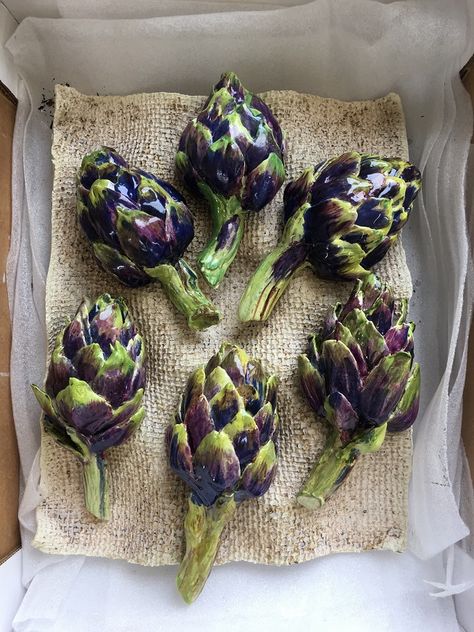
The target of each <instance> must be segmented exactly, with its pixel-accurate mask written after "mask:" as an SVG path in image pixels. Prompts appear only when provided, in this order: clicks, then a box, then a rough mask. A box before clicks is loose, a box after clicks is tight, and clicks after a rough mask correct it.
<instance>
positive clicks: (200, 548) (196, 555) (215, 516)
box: [176, 496, 237, 603]
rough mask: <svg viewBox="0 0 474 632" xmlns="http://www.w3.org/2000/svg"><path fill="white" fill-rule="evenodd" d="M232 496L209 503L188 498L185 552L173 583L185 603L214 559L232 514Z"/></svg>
mask: <svg viewBox="0 0 474 632" xmlns="http://www.w3.org/2000/svg"><path fill="white" fill-rule="evenodd" d="M236 506H237V505H236V503H235V500H234V497H233V496H224V497H221V498H219V499H218V500H217V502H216V503H215V504H214V505H212V506H211V507H205V506H203V505H196V504H195V503H194V502H193V501H192V500H191V499H189V507H188V512H187V514H186V518H185V521H184V531H185V536H186V553H185V555H184V558H183V561H182V562H181V565H180V567H179V571H178V577H177V579H176V584H177V586H178V590H179V592H180V594H181V596H182V597H183V599H184V601H185V602H186V603H192V602H193V601H195V599H197V597H198V596H199V594H200V593H201V591H202V589H203V588H204V584H205V583H206V581H207V578H208V577H209V573H210V572H211V569H212V565H213V564H214V560H215V559H216V555H217V550H218V548H219V542H220V537H221V534H222V531H223V529H224V527H225V526H226V524H227V523H228V522H229V520H230V519H231V518H232V516H233V515H234V512H235V509H236Z"/></svg>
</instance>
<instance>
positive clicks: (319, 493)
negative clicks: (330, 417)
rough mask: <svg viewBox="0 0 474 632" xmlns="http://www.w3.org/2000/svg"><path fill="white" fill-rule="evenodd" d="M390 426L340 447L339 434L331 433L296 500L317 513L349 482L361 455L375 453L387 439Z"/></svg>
mask: <svg viewBox="0 0 474 632" xmlns="http://www.w3.org/2000/svg"><path fill="white" fill-rule="evenodd" d="M386 430H387V424H386V423H385V424H383V425H381V426H378V427H377V428H372V429H370V430H368V431H365V432H363V433H362V434H360V435H359V436H358V437H357V438H356V439H354V440H352V441H350V442H349V443H347V444H346V445H341V442H340V439H339V434H338V433H337V432H335V431H331V433H330V434H329V437H328V440H327V442H326V445H325V447H324V451H323V453H322V455H321V458H320V459H319V461H317V463H316V464H315V465H314V467H313V469H312V470H311V473H310V475H309V477H308V479H307V480H306V483H305V484H304V485H303V487H302V488H301V491H300V492H299V494H298V496H297V498H296V500H297V501H298V502H299V504H300V505H303V507H306V508H307V509H318V508H319V507H322V506H323V505H324V503H325V502H326V500H327V499H328V498H329V497H330V496H331V494H333V493H334V492H335V491H336V490H337V489H338V488H339V487H340V486H341V485H342V483H343V482H344V481H345V480H346V478H347V477H348V476H349V474H350V473H351V472H352V468H353V467H354V465H355V464H356V462H357V459H358V458H359V456H360V455H361V454H367V453H369V452H375V451H376V450H378V449H379V448H380V446H381V445H382V443H383V441H384V439H385V432H386Z"/></svg>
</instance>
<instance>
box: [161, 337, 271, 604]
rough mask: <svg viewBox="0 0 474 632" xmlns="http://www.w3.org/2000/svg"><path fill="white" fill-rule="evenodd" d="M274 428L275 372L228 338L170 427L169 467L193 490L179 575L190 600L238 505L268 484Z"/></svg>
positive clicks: (196, 376) (198, 374)
mask: <svg viewBox="0 0 474 632" xmlns="http://www.w3.org/2000/svg"><path fill="white" fill-rule="evenodd" d="M277 428H278V411H277V381H276V378H275V376H273V375H270V376H269V375H267V374H266V373H265V372H264V370H263V369H262V366H261V364H260V361H259V360H255V359H253V358H249V357H248V356H247V354H246V353H245V351H244V350H243V349H241V348H239V347H237V346H236V345H231V344H227V343H224V344H223V345H222V346H221V348H220V350H219V351H218V353H217V354H216V355H214V356H213V357H212V358H211V359H210V360H209V362H208V363H207V365H206V367H200V368H199V369H197V370H196V371H195V372H194V373H193V374H192V375H191V377H190V379H189V381H188V384H187V386H186V390H185V392H184V394H183V396H182V399H181V405H180V408H179V411H178V413H177V415H176V419H175V421H174V424H173V425H172V426H170V428H169V429H168V433H167V444H168V454H169V461H170V465H171V468H172V469H173V470H174V471H175V472H176V474H178V476H179V477H180V478H181V479H183V481H184V482H185V483H186V484H187V485H188V486H189V488H190V490H191V495H190V498H189V503H188V511H187V514H186V519H185V522H184V530H185V535H186V553H185V555H184V558H183V560H182V562H181V566H180V569H179V572H178V577H177V585H178V589H179V591H180V593H181V595H182V597H183V599H184V600H185V601H187V602H188V603H190V602H192V601H194V600H195V599H196V598H197V597H198V596H199V594H200V592H201V590H202V588H203V586H204V584H205V582H206V580H207V578H208V576H209V573H210V571H211V568H212V565H213V563H214V560H215V557H216V554H217V550H218V547H219V540H220V536H221V533H222V531H223V529H224V527H225V526H226V524H227V523H228V521H229V520H230V519H231V517H232V516H233V514H234V512H235V509H236V507H237V505H238V504H239V503H240V502H242V501H244V500H246V499H249V498H258V497H260V496H262V495H263V494H265V492H266V491H267V490H268V488H269V487H270V485H271V483H272V481H273V478H274V476H275V471H276V466H277V447H276V432H277Z"/></svg>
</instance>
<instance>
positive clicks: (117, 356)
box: [33, 294, 145, 518]
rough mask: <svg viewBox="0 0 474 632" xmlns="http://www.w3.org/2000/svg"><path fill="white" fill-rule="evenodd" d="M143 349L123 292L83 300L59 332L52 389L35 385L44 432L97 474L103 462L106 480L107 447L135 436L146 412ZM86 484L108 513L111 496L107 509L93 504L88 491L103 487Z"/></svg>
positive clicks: (98, 511) (97, 512) (103, 513)
mask: <svg viewBox="0 0 474 632" xmlns="http://www.w3.org/2000/svg"><path fill="white" fill-rule="evenodd" d="M144 355H145V352H144V344H143V340H142V337H141V336H140V334H138V333H137V331H136V328H135V325H134V324H133V322H132V320H131V317H130V314H129V311H128V308H127V306H126V304H125V302H124V301H123V299H120V298H118V299H113V298H111V297H110V296H109V295H108V294H103V295H102V296H100V297H99V298H98V299H97V300H96V301H95V302H94V303H91V302H90V301H88V300H87V299H84V301H83V302H82V303H81V305H80V307H79V309H78V311H77V313H76V316H75V317H74V319H73V320H72V321H71V322H70V323H69V324H68V325H67V327H66V328H65V329H64V330H63V331H62V332H61V333H60V334H59V335H58V337H57V339H56V344H55V347H54V350H53V353H52V356H51V362H50V365H49V370H48V375H47V379H46V383H45V389H44V390H41V389H40V388H38V387H37V386H35V385H33V390H34V393H35V395H36V398H37V400H38V402H39V404H40V405H41V407H42V409H43V411H44V420H43V426H44V429H45V431H46V432H47V433H48V434H50V435H51V436H52V437H53V439H55V441H57V442H58V443H59V444H60V445H62V446H63V447H65V448H67V449H69V450H71V451H72V452H73V453H74V454H75V455H76V456H77V457H78V458H79V459H81V461H82V463H83V464H84V466H85V467H89V473H90V474H91V476H92V475H93V472H92V469H93V468H96V474H97V477H98V479H101V483H100V484H104V485H105V483H106V481H105V478H104V477H105V464H104V463H103V461H104V458H105V456H104V453H105V452H106V451H107V450H108V449H109V448H112V447H114V446H117V445H120V444H122V443H123V442H124V441H126V440H127V439H129V437H130V436H131V435H132V434H133V432H134V431H135V430H136V428H137V427H138V426H139V424H140V423H141V421H142V419H143V417H144V414H145V409H144V408H143V406H142V398H143V392H144V386H145V368H144ZM99 470H102V471H99ZM98 482H100V481H99V480H98ZM85 484H86V505H87V506H88V509H89V510H90V511H91V512H92V513H94V515H97V516H98V517H100V518H106V517H107V515H106V514H107V513H108V507H107V506H106V502H107V499H105V500H104V498H102V508H99V507H98V505H94V502H93V499H92V498H91V497H89V498H88V495H87V492H88V491H91V494H92V496H93V495H94V494H95V492H99V490H97V489H96V490H87V481H85ZM104 493H105V490H104ZM104 502H105V505H104Z"/></svg>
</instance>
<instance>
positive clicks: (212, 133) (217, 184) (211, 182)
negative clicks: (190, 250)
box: [176, 72, 285, 287]
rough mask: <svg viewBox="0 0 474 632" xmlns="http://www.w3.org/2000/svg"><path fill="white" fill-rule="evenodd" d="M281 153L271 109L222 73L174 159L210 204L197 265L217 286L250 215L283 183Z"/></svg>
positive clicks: (232, 76) (229, 74)
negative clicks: (207, 231)
mask: <svg viewBox="0 0 474 632" xmlns="http://www.w3.org/2000/svg"><path fill="white" fill-rule="evenodd" d="M283 154H284V142H283V134H282V131H281V128H280V125H279V123H278V121H277V120H276V118H275V117H274V115H273V114H272V112H271V111H270V109H269V107H268V106H267V105H266V104H265V102H264V101H262V99H260V98H259V97H257V96H256V95H255V94H252V93H251V92H249V91H248V90H246V89H245V88H244V86H243V85H242V83H241V82H240V80H239V78H238V77H237V75H235V74H234V73H233V72H227V73H225V74H223V75H222V77H221V78H220V80H219V82H218V83H217V84H216V85H215V86H214V88H213V90H212V92H211V94H210V96H209V98H208V99H207V101H206V103H205V104H204V107H203V109H202V110H201V111H200V112H199V114H198V115H197V116H196V117H195V118H194V119H193V120H192V121H190V122H189V123H188V125H187V126H186V128H185V130H184V132H183V134H182V136H181V140H180V143H179V149H178V153H177V156H176V165H177V168H178V171H179V172H180V173H181V174H182V176H183V178H184V181H185V182H186V184H187V185H188V186H189V187H190V189H191V190H193V191H194V192H195V193H198V194H200V195H202V196H204V197H205V198H206V200H207V201H208V203H209V205H210V211H211V217H212V224H213V228H212V235H211V239H210V241H209V243H208V244H207V246H206V248H205V249H204V250H203V251H202V252H201V254H200V256H199V264H200V267H201V271H202V273H203V275H204V277H205V278H206V280H207V281H208V283H209V284H210V285H212V286H213V287H217V286H218V285H219V283H220V282H221V281H222V279H223V278H224V275H225V274H226V272H227V269H228V268H229V266H230V265H231V263H232V261H233V260H234V258H235V256H236V254H237V250H238V248H239V244H240V241H241V239H242V235H243V233H244V224H245V219H246V217H247V215H248V214H249V213H251V212H256V211H260V210H261V209H263V207H264V206H266V205H267V204H268V203H269V202H270V201H271V200H272V199H273V198H274V197H275V195H276V193H277V191H278V190H279V189H280V187H281V185H282V184H283V181H284V179H285V167H284V164H283Z"/></svg>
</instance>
